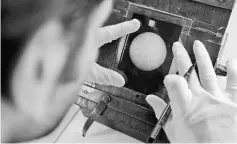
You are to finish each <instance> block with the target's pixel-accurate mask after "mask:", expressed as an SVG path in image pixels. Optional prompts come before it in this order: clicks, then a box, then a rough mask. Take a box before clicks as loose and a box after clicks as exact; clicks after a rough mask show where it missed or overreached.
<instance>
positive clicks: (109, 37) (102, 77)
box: [87, 19, 140, 87]
mask: <svg viewBox="0 0 237 144" xmlns="http://www.w3.org/2000/svg"><path fill="white" fill-rule="evenodd" d="M139 27H140V22H139V21H138V20H137V19H133V20H130V21H126V22H123V23H119V24H116V25H112V26H106V27H103V28H100V29H99V30H98V33H97V40H98V42H97V43H98V44H97V46H98V47H101V46H102V45H104V44H106V43H108V42H111V41H113V40H116V39H118V38H119V37H122V36H125V35H127V34H130V33H133V32H135V31H137V30H138V29H139ZM87 81H90V82H95V83H99V84H104V85H114V86H117V87H121V86H123V85H124V84H125V80H124V78H123V76H121V75H120V74H119V73H117V72H115V71H113V70H110V69H107V68H104V67H101V66H100V65H98V64H97V63H94V64H93V66H92V69H91V73H90V74H89V75H88V79H87Z"/></svg>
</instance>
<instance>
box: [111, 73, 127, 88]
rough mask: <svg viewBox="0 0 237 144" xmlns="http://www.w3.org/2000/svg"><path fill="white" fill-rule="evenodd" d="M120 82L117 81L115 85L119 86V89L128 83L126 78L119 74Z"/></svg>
mask: <svg viewBox="0 0 237 144" xmlns="http://www.w3.org/2000/svg"><path fill="white" fill-rule="evenodd" d="M117 77H118V80H117V81H115V83H114V84H113V85H114V86H117V87H123V86H124V85H125V83H126V81H125V79H124V77H123V76H122V75H121V74H119V73H118V76H117Z"/></svg>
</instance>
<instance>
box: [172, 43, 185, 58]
mask: <svg viewBox="0 0 237 144" xmlns="http://www.w3.org/2000/svg"><path fill="white" fill-rule="evenodd" d="M182 46H183V45H182V44H181V43H180V42H174V44H173V47H172V51H173V54H174V55H175V53H176V51H177V49H178V48H179V47H182Z"/></svg>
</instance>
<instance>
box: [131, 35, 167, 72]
mask: <svg viewBox="0 0 237 144" xmlns="http://www.w3.org/2000/svg"><path fill="white" fill-rule="evenodd" d="M166 54H167V49H166V44H165V42H164V40H163V39H162V38H161V37H160V36H159V35H158V34H156V33H152V32H145V33H142V34H139V35H138V36H137V37H135V38H134V39H133V41H132V43H131V45H130V49H129V55H130V58H131V60H132V62H133V64H134V65H135V66H136V67H137V68H139V69H141V70H143V71H152V70H155V69H157V68H159V67H160V66H161V65H162V63H163V62H164V60H165V58H166Z"/></svg>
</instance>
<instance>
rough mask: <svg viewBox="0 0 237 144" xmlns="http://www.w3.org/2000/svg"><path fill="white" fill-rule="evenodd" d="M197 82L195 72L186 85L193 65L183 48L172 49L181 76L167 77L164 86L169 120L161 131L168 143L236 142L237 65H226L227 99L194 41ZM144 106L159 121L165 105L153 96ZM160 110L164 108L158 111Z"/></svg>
mask: <svg viewBox="0 0 237 144" xmlns="http://www.w3.org/2000/svg"><path fill="white" fill-rule="evenodd" d="M193 49H194V54H195V57H196V61H197V65H198V70H199V77H200V82H199V79H198V77H197V74H196V72H195V71H194V72H193V73H192V76H191V78H190V81H189V83H187V82H186V80H185V79H184V78H183V75H184V74H185V73H186V72H187V70H188V69H189V67H190V66H191V65H192V63H191V60H190V58H189V56H188V53H187V52H186V50H185V48H184V47H183V46H182V44H180V43H178V42H176V43H174V45H173V53H174V59H175V64H176V67H177V70H178V72H179V74H180V75H181V76H178V75H168V76H167V77H166V78H165V80H164V84H165V86H166V88H167V91H168V95H169V98H170V100H171V103H170V104H171V108H172V116H171V119H170V120H169V121H168V122H167V124H166V126H165V127H164V129H165V131H166V133H167V135H168V138H169V139H170V141H171V142H237V62H236V61H234V60H231V61H229V62H228V63H227V73H228V76H227V86H226V89H227V90H228V92H230V93H231V95H232V97H231V98H228V97H227V96H226V95H224V94H223V93H222V92H221V90H220V89H219V87H218V84H217V77H216V74H215V72H214V69H213V66H212V63H211V60H210V57H209V55H208V52H207V50H206V48H205V47H204V45H203V44H202V43H201V42H199V41H195V43H194V46H193ZM146 100H147V102H148V103H149V104H150V105H151V106H152V107H153V109H154V111H155V112H156V111H159V112H158V113H159V114H156V116H157V118H159V117H160V109H164V107H165V106H166V104H165V103H164V101H163V100H161V99H159V98H158V97H156V96H152V95H149V96H148V97H147V99H146ZM161 107H163V108H161Z"/></svg>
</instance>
